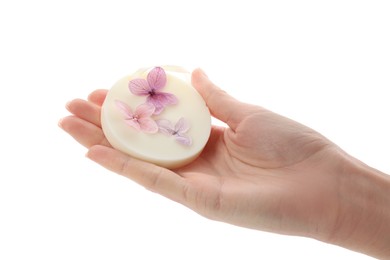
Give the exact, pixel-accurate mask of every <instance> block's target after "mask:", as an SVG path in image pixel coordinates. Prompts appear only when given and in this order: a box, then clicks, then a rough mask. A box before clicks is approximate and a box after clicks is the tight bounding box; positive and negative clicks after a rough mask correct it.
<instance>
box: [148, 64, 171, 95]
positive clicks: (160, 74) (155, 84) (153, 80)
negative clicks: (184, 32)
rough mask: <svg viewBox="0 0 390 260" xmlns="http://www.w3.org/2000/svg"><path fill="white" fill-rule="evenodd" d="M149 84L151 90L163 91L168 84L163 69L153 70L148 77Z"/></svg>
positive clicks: (156, 68)
mask: <svg viewBox="0 0 390 260" xmlns="http://www.w3.org/2000/svg"><path fill="white" fill-rule="evenodd" d="M147 79H148V83H149V86H150V88H151V89H153V90H159V89H162V88H163V87H164V86H165V84H166V83H167V75H166V74H165V71H164V69H163V68H161V67H155V68H153V69H152V70H151V71H150V72H149V73H148V76H147Z"/></svg>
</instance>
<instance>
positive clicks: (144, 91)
mask: <svg viewBox="0 0 390 260" xmlns="http://www.w3.org/2000/svg"><path fill="white" fill-rule="evenodd" d="M129 90H130V92H131V93H133V94H134V95H137V96H145V95H149V92H150V91H152V89H151V88H150V86H149V84H148V82H147V81H146V80H145V79H133V80H130V82H129Z"/></svg>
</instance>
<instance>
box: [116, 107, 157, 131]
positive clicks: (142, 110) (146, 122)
mask: <svg viewBox="0 0 390 260" xmlns="http://www.w3.org/2000/svg"><path fill="white" fill-rule="evenodd" d="M115 104H116V106H117V107H118V109H119V110H120V111H121V112H122V114H123V115H124V116H125V122H126V123H127V124H128V125H129V126H132V127H134V128H135V129H137V130H138V131H142V132H145V133H150V134H153V133H157V132H158V125H157V123H156V121H154V120H153V119H152V118H151V116H152V115H153V113H154V111H155V107H154V106H153V105H151V104H148V103H145V104H142V105H139V106H138V107H137V108H136V109H135V111H134V112H133V111H132V109H131V108H130V107H129V106H128V105H127V104H125V103H124V102H122V101H120V100H116V101H115Z"/></svg>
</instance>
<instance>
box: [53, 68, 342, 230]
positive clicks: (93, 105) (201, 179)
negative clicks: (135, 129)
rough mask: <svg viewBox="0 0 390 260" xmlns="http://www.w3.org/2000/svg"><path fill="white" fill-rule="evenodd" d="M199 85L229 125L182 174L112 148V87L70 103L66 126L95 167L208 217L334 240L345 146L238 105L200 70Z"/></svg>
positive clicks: (258, 109)
mask: <svg viewBox="0 0 390 260" xmlns="http://www.w3.org/2000/svg"><path fill="white" fill-rule="evenodd" d="M192 81H193V85H194V87H195V88H196V89H197V90H198V91H199V93H200V94H201V95H202V97H203V98H204V99H205V101H206V104H207V105H208V107H209V108H210V111H211V113H212V115H213V116H215V117H216V118H218V119H220V120H222V121H223V122H225V123H226V124H227V127H219V126H213V128H212V132H211V136H210V139H209V141H208V143H207V145H206V147H205V149H204V150H203V152H202V153H201V155H200V156H199V157H198V158H197V159H196V160H195V161H194V162H192V163H190V164H189V165H186V166H184V167H181V168H179V169H175V170H174V171H171V170H168V169H165V168H161V167H159V166H156V165H153V164H150V163H147V162H143V161H140V160H137V159H135V158H131V157H129V156H127V155H125V154H123V153H121V152H119V151H117V150H115V149H113V148H112V147H111V146H110V144H109V143H108V141H107V139H106V138H105V137H104V134H103V132H102V130H101V126H100V107H101V105H102V103H103V101H104V98H105V96H106V94H107V91H105V90H97V91H94V92H93V93H91V95H90V96H89V98H88V100H87V101H86V100H81V99H76V100H73V101H72V102H70V103H69V104H68V106H67V108H68V110H69V111H70V112H71V113H72V114H73V115H72V116H68V117H66V118H64V119H63V120H61V122H60V126H61V127H62V128H63V129H64V130H65V131H67V132H68V133H69V134H70V135H72V136H73V137H74V138H75V139H76V140H77V141H78V142H80V143H81V144H83V145H84V146H86V147H87V148H88V149H89V151H88V157H89V158H91V159H92V160H94V161H95V162H97V163H99V164H101V165H102V166H104V167H106V168H108V169H109V170H112V171H114V172H117V173H119V174H122V175H124V176H126V177H128V178H130V179H132V180H134V181H136V182H138V183H139V184H141V185H143V186H145V187H146V188H148V189H150V190H152V191H154V192H157V193H159V194H162V195H164V196H166V197H168V198H170V199H172V200H175V201H177V202H179V203H182V204H184V205H186V206H188V207H190V208H191V209H193V210H194V211H196V212H198V213H200V214H202V215H204V216H206V217H208V218H211V219H215V220H220V221H225V222H228V223H232V224H235V225H239V226H245V227H250V228H256V229H260V230H266V231H272V232H277V233H284V234H293V235H308V236H312V237H323V236H327V235H328V234H326V232H328V231H329V230H331V229H332V227H331V225H333V224H334V222H335V219H336V218H337V210H335V209H336V208H337V197H336V196H337V192H336V189H337V183H335V182H336V181H335V180H337V178H334V176H333V175H334V174H336V172H334V171H333V169H335V168H336V165H337V164H338V161H339V160H340V159H339V158H340V156H339V154H340V153H341V151H340V149H338V147H337V146H335V145H334V144H333V143H331V142H330V141H329V140H327V139H326V138H324V137H323V136H321V135H320V134H318V133H317V132H315V131H313V130H311V129H310V128H308V127H305V126H303V125H301V124H299V123H297V122H294V121H292V120H290V119H288V118H285V117H282V116H280V115H277V114H275V113H273V112H271V111H268V110H266V109H263V108H261V107H258V106H253V105H249V104H245V103H242V102H239V101H237V100H235V99H234V98H232V97H231V96H229V95H228V94H227V93H225V92H224V91H222V90H221V89H219V88H218V87H216V86H215V85H214V84H213V83H211V82H210V81H209V79H208V78H207V77H206V76H205V75H204V74H203V73H202V71H200V70H195V71H194V72H193V77H192ZM324 158H326V160H325V161H326V162H325V161H324ZM329 161H331V162H333V163H334V164H329Z"/></svg>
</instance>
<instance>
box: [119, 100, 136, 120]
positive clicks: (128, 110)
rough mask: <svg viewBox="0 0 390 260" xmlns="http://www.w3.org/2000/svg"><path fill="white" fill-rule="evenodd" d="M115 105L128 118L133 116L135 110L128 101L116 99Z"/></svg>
mask: <svg viewBox="0 0 390 260" xmlns="http://www.w3.org/2000/svg"><path fill="white" fill-rule="evenodd" d="M115 105H116V106H117V108H118V109H119V110H120V111H121V112H122V114H123V115H124V116H125V117H126V118H133V111H132V110H131V108H130V107H129V106H128V105H127V104H126V103H124V102H122V101H120V100H115Z"/></svg>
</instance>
